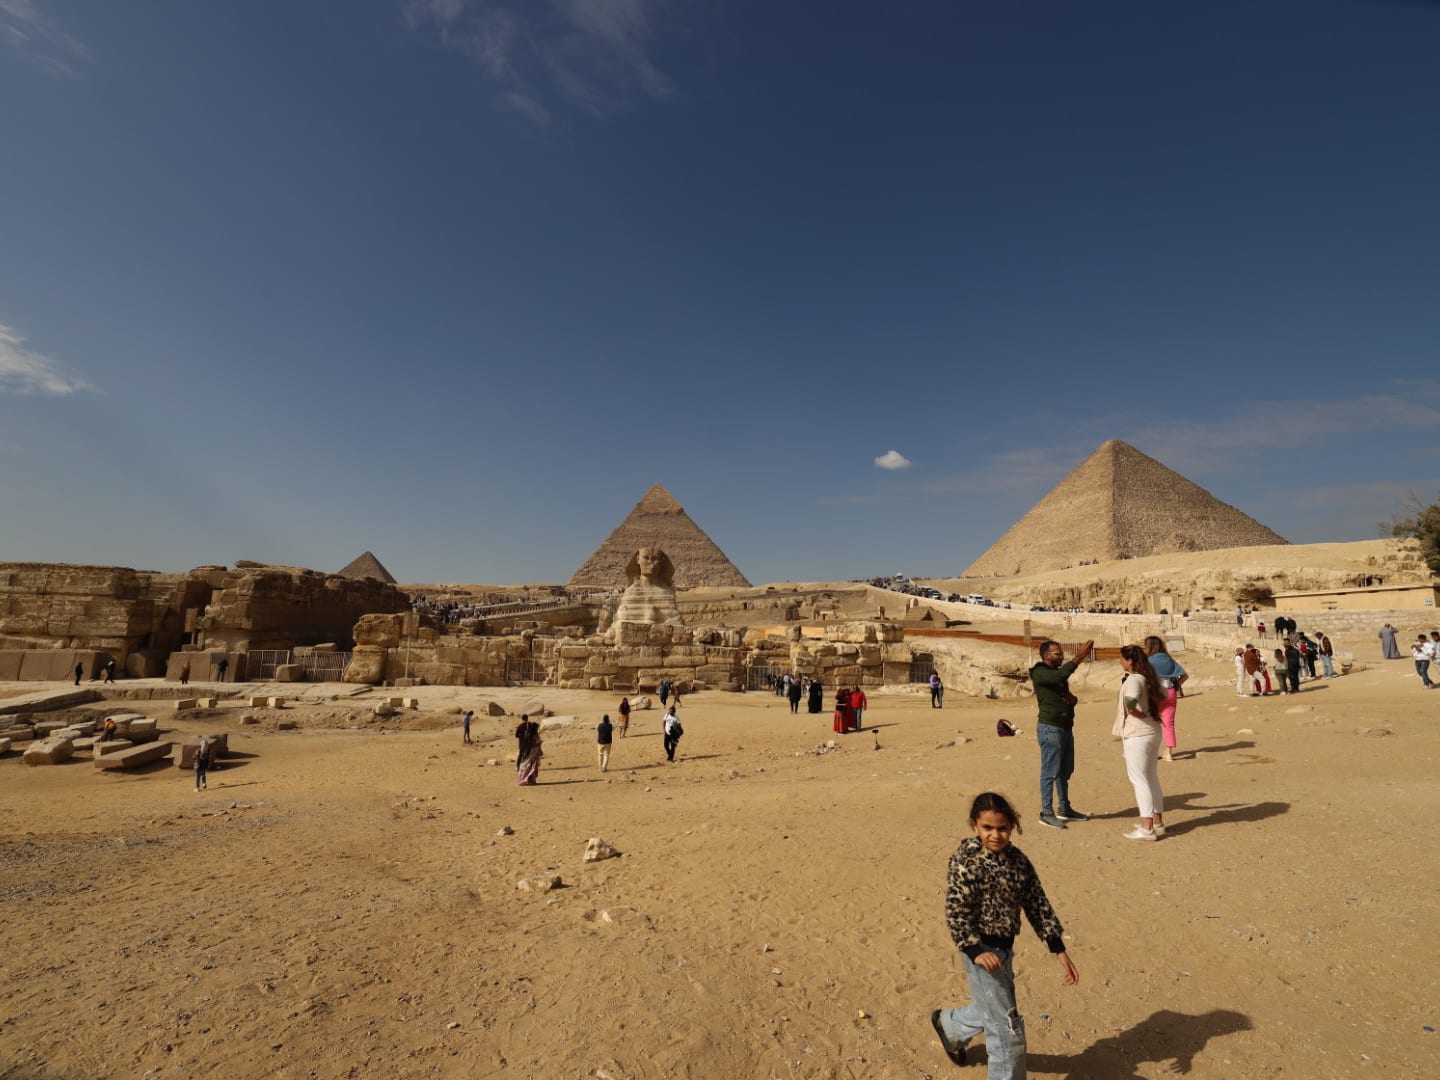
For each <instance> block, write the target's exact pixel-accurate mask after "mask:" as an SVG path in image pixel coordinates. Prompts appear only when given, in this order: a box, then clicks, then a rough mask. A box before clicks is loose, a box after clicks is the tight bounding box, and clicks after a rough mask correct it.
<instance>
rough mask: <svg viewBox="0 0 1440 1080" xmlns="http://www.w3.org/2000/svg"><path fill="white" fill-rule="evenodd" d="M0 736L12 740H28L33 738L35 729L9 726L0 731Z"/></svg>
mask: <svg viewBox="0 0 1440 1080" xmlns="http://www.w3.org/2000/svg"><path fill="white" fill-rule="evenodd" d="M0 737H3V738H6V739H10V740H11V741H12V742H29V741H30V740H31V739H33V738H35V729H34V728H33V727H29V726H28V725H27V726H25V727H10V728H6V729H5V730H3V731H0Z"/></svg>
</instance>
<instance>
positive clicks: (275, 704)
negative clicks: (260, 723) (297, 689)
mask: <svg viewBox="0 0 1440 1080" xmlns="http://www.w3.org/2000/svg"><path fill="white" fill-rule="evenodd" d="M265 707H266V708H267V709H283V708H285V699H284V698H283V697H267V698H266V699H265Z"/></svg>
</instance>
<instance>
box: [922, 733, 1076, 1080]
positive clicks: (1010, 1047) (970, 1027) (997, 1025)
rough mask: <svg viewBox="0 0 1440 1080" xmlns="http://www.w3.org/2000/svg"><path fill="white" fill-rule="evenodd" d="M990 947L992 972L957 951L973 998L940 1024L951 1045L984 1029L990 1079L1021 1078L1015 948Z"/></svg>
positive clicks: (1022, 1059)
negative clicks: (995, 962) (995, 960)
mask: <svg viewBox="0 0 1440 1080" xmlns="http://www.w3.org/2000/svg"><path fill="white" fill-rule="evenodd" d="M1053 726H1054V725H1053V724H1042V725H1041V727H1053ZM1056 730H1064V729H1063V728H1057V729H1056ZM1066 734H1067V735H1068V734H1069V732H1066ZM989 951H990V952H993V953H994V954H995V955H996V956H998V957H999V958H1000V963H1001V967H1000V970H999V971H997V972H995V974H993V975H992V974H990V972H988V971H986V970H985V969H984V968H982V967H981V966H980V965H979V964H977V963H975V961H973V960H971V959H970V957H968V956H966V955H965V954H964V953H961V954H960V961H961V963H962V964H963V965H964V968H965V981H966V982H968V983H969V984H970V997H971V998H972V999H973V1000H972V1001H971V1002H970V1004H969V1005H967V1006H965V1008H963V1009H941V1010H940V1027H941V1028H942V1029H944V1032H945V1038H946V1039H947V1040H949V1041H950V1043H951V1044H952V1045H954V1046H964V1045H965V1043H966V1042H967V1041H968V1040H970V1039H973V1038H974V1037H975V1036H976V1035H979V1034H981V1033H982V1032H983V1033H984V1035H985V1057H986V1059H987V1061H988V1062H989V1068H988V1070H987V1072H986V1075H987V1076H988V1077H989V1080H1023V1078H1024V1076H1025V1018H1024V1017H1023V1016H1021V1015H1020V1013H1019V1010H1017V1009H1016V1007H1015V950H1014V949H990V950H989Z"/></svg>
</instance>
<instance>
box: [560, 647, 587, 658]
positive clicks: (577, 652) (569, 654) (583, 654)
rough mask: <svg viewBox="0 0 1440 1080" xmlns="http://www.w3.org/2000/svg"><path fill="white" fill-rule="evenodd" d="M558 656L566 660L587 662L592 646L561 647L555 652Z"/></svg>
mask: <svg viewBox="0 0 1440 1080" xmlns="http://www.w3.org/2000/svg"><path fill="white" fill-rule="evenodd" d="M555 652H556V655H558V656H560V657H561V658H562V659H565V660H586V659H589V657H590V646H588V645H561V646H560V648H558V649H556V650H555Z"/></svg>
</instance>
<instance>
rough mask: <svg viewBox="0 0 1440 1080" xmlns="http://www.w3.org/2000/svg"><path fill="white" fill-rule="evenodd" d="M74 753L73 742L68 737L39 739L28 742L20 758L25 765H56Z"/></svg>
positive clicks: (67, 759)
mask: <svg viewBox="0 0 1440 1080" xmlns="http://www.w3.org/2000/svg"><path fill="white" fill-rule="evenodd" d="M74 755H75V743H74V742H73V741H72V740H70V739H40V740H38V741H36V742H33V743H31V744H30V746H29V747H28V748H27V749H26V750H25V753H24V755H23V759H22V760H24V762H25V764H26V765H58V764H60V762H62V761H69V760H70V758H72V757H73V756H74Z"/></svg>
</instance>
